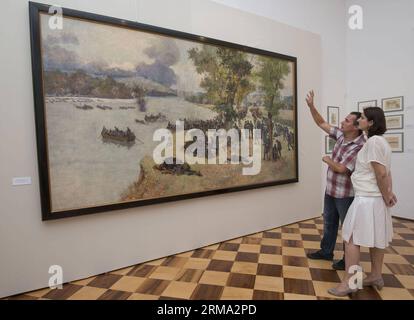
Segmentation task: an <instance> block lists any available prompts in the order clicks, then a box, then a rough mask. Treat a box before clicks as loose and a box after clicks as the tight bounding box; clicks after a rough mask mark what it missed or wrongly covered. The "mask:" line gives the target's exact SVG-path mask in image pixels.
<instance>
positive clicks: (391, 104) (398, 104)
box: [382, 96, 404, 112]
mask: <svg viewBox="0 0 414 320" xmlns="http://www.w3.org/2000/svg"><path fill="white" fill-rule="evenodd" d="M382 110H384V112H394V111H402V110H404V97H402V96H401V97H393V98H385V99H382Z"/></svg>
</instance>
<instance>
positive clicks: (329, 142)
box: [325, 136, 336, 154]
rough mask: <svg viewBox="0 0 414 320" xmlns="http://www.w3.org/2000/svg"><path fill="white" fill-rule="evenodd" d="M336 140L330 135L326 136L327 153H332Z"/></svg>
mask: <svg viewBox="0 0 414 320" xmlns="http://www.w3.org/2000/svg"><path fill="white" fill-rule="evenodd" d="M335 143H336V141H335V140H334V139H332V138H331V137H329V136H325V153H326V154H331V153H332V152H333V149H334V147H335Z"/></svg>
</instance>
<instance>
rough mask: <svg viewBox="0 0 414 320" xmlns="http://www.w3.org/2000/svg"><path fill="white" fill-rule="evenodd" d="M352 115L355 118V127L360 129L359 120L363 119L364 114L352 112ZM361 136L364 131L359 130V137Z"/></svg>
mask: <svg viewBox="0 0 414 320" xmlns="http://www.w3.org/2000/svg"><path fill="white" fill-rule="evenodd" d="M351 114H352V115H354V116H355V120H354V126H355V127H358V126H359V123H358V120H359V118H361V116H362V113H361V112H359V111H354V112H351ZM361 134H362V130H359V135H361Z"/></svg>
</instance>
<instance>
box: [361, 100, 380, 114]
mask: <svg viewBox="0 0 414 320" xmlns="http://www.w3.org/2000/svg"><path fill="white" fill-rule="evenodd" d="M367 107H377V100H367V101H360V102H358V111H359V112H362V111H363V110H364V109H365V108H367Z"/></svg>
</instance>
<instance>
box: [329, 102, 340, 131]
mask: <svg viewBox="0 0 414 320" xmlns="http://www.w3.org/2000/svg"><path fill="white" fill-rule="evenodd" d="M328 123H329V124H330V125H331V126H335V127H339V107H332V106H328Z"/></svg>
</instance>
